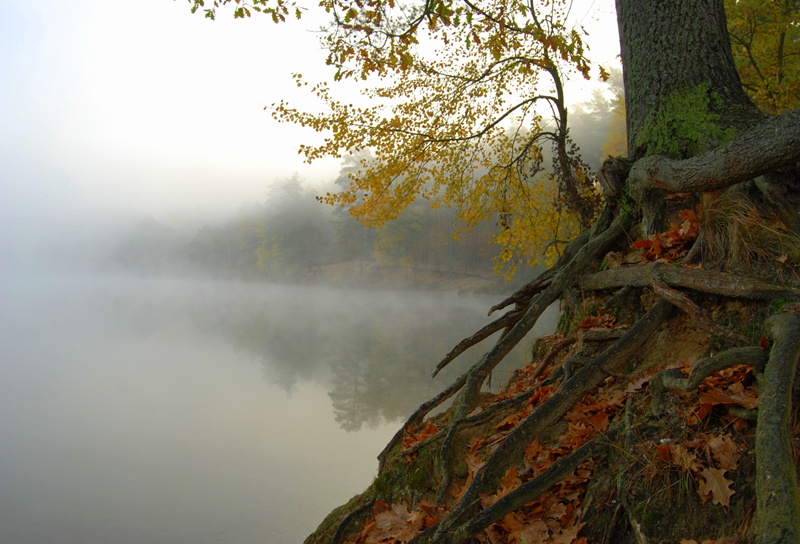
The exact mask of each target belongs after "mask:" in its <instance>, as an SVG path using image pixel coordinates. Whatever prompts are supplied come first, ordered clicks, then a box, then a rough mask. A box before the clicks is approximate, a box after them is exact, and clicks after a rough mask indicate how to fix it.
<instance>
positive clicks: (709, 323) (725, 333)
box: [653, 278, 748, 344]
mask: <svg viewBox="0 0 800 544" xmlns="http://www.w3.org/2000/svg"><path fill="white" fill-rule="evenodd" d="M653 290H654V291H655V293H656V294H657V295H658V296H660V297H661V298H663V299H664V300H666V301H667V302H669V303H671V304H673V305H674V306H676V307H678V308H680V309H681V310H683V311H684V312H686V313H687V314H688V315H689V316H691V318H692V319H694V320H695V321H696V322H697V323H698V324H699V325H700V326H701V327H703V328H704V329H706V330H707V331H708V332H710V333H711V334H713V335H715V336H720V337H722V338H727V339H729V340H733V341H734V342H737V343H739V344H746V343H747V342H748V338H747V337H746V336H744V335H743V334H739V333H737V332H735V331H732V330H731V329H729V328H727V327H724V326H722V325H720V324H719V323H717V322H716V321H714V320H713V319H711V316H710V315H709V314H708V312H707V311H705V310H704V309H703V308H701V307H700V306H698V305H697V304H696V303H695V302H694V301H693V300H692V299H690V298H689V297H687V296H686V295H684V294H683V293H681V292H680V291H677V290H675V289H671V288H669V287H667V285H666V284H665V283H664V282H662V281H661V280H659V279H657V278H654V279H653Z"/></svg>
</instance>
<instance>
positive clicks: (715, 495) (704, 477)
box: [697, 468, 735, 506]
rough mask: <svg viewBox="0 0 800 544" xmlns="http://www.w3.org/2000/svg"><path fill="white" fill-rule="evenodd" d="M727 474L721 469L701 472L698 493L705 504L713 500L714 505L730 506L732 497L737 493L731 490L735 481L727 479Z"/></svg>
mask: <svg viewBox="0 0 800 544" xmlns="http://www.w3.org/2000/svg"><path fill="white" fill-rule="evenodd" d="M725 472H726V471H725V470H724V469H721V468H705V469H703V470H702V471H701V472H700V474H699V476H700V481H699V486H698V488H697V493H698V494H699V495H700V499H701V500H702V501H703V502H706V501H707V500H708V499H711V502H713V503H714V504H721V505H722V506H728V505H729V504H730V501H731V496H732V495H733V494H734V493H735V491H734V490H733V489H731V488H730V486H731V484H732V483H733V480H729V479H727V478H726V477H725Z"/></svg>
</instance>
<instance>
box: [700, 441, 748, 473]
mask: <svg viewBox="0 0 800 544" xmlns="http://www.w3.org/2000/svg"><path fill="white" fill-rule="evenodd" d="M708 448H709V449H710V450H711V455H712V456H713V457H714V460H716V461H717V464H718V465H719V468H721V469H724V470H736V468H737V467H738V466H739V458H740V457H741V456H742V451H741V449H740V448H739V446H738V444H736V442H735V441H734V440H733V438H732V437H731V435H730V434H729V433H725V434H722V435H716V436H714V437H712V438H710V439H709V440H708Z"/></svg>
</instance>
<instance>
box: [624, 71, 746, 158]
mask: <svg viewBox="0 0 800 544" xmlns="http://www.w3.org/2000/svg"><path fill="white" fill-rule="evenodd" d="M720 103H721V100H720V98H719V96H718V95H716V94H715V93H711V92H709V90H708V86H707V85H706V84H705V83H703V84H700V85H698V86H697V87H695V88H694V89H690V90H687V91H683V92H678V91H675V92H673V93H671V94H670V95H669V96H668V97H667V98H666V100H664V103H663V105H662V106H661V107H660V108H659V110H658V111H657V112H656V113H655V115H654V116H653V117H652V118H651V119H650V120H649V121H648V122H647V124H646V125H645V126H644V128H643V129H642V130H641V131H640V132H639V134H638V136H637V138H636V146H637V147H644V146H645V145H646V146H647V152H648V154H657V155H667V156H671V157H691V156H693V155H696V154H697V153H699V152H701V151H703V150H704V148H705V146H707V145H709V144H720V143H722V142H726V141H728V140H731V139H733V137H734V136H735V133H734V131H733V130H732V129H728V128H722V127H720V125H719V114H717V113H715V112H714V110H715V109H718V108H719V106H720Z"/></svg>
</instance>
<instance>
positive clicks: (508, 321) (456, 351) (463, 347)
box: [431, 310, 525, 378]
mask: <svg viewBox="0 0 800 544" xmlns="http://www.w3.org/2000/svg"><path fill="white" fill-rule="evenodd" d="M524 313H525V312H524V311H523V310H511V311H510V312H506V313H505V314H504V315H503V317H501V318H499V319H496V320H494V321H492V322H491V323H489V324H488V325H486V326H485V327H483V328H482V329H481V330H479V331H478V332H476V333H475V334H473V335H472V336H470V337H469V338H465V339H464V340H462V341H461V342H459V343H458V345H457V346H456V347H454V348H453V349H452V350H450V353H448V354H447V355H445V356H444V358H443V359H442V360H441V361H439V364H437V365H436V369H435V370H434V371H433V374H431V378H435V377H436V375H437V374H439V372H441V371H442V369H443V368H444V367H446V366H447V365H448V364H449V363H450V362H451V361H452V360H453V359H455V358H456V357H458V356H459V355H461V354H462V353H464V352H465V351H467V350H468V349H469V348H471V347H472V346H474V345H475V344H479V343H481V342H483V341H484V340H486V339H487V338H489V337H490V336H491V335H493V334H494V333H496V332H497V331H501V330H503V329H507V328H509V327H512V326H514V324H515V323H516V322H517V321H519V320H520V318H521V317H522V316H523V315H524Z"/></svg>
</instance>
